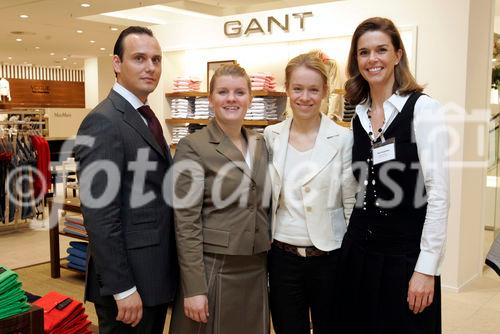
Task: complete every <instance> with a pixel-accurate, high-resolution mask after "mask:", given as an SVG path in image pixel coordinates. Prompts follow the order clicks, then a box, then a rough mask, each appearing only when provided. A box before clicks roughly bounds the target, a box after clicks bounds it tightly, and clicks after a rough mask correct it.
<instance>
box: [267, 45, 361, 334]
mask: <svg viewBox="0 0 500 334" xmlns="http://www.w3.org/2000/svg"><path fill="white" fill-rule="evenodd" d="M285 74H286V82H285V86H286V91H287V94H288V97H289V99H290V106H291V108H292V111H293V118H289V119H287V120H285V121H283V122H281V123H279V124H275V125H272V126H269V127H267V128H266V129H265V131H264V137H265V139H266V144H267V146H268V150H269V152H270V178H271V182H272V230H271V231H272V238H273V242H272V247H271V250H270V251H269V257H268V265H269V280H270V306H271V315H272V319H273V325H274V330H275V332H276V333H277V334H294V333H297V334H305V333H309V331H310V328H309V324H310V321H309V314H310V315H311V320H312V324H313V328H314V333H315V334H322V333H334V332H335V329H334V326H335V324H334V323H333V322H332V321H331V317H332V314H333V309H334V302H335V298H334V280H335V273H336V270H335V269H336V264H337V262H338V257H339V247H340V245H341V243H342V238H343V236H344V234H345V232H346V227H347V222H348V220H349V216H350V214H351V211H352V209H353V206H354V203H355V198H354V195H355V192H356V188H357V184H356V181H355V179H354V177H353V174H352V170H351V148H352V142H353V139H352V134H351V131H350V130H348V129H345V128H342V127H341V126H339V125H337V124H335V123H334V122H333V121H331V120H330V119H329V118H328V117H326V116H324V115H322V114H321V112H320V106H321V101H322V99H323V98H324V97H325V95H326V92H327V88H328V87H327V75H326V69H325V67H324V64H323V62H322V61H321V59H320V58H318V57H317V56H315V55H314V54H312V53H308V54H301V55H299V56H297V57H295V58H293V59H292V60H290V62H289V63H288V65H287V67H286V70H285Z"/></svg>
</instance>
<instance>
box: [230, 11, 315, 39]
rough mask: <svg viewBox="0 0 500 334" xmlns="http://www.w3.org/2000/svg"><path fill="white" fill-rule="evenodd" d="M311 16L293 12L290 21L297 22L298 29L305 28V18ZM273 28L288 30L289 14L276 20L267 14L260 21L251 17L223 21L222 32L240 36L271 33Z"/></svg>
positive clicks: (305, 13) (310, 13)
mask: <svg viewBox="0 0 500 334" xmlns="http://www.w3.org/2000/svg"><path fill="white" fill-rule="evenodd" d="M311 16H313V13H312V12H302V13H293V14H292V21H293V22H298V26H299V28H300V30H305V19H306V18H307V17H311ZM263 27H264V28H266V29H264V28H263ZM273 28H274V29H281V30H282V31H284V32H290V15H288V14H286V15H285V17H284V18H282V19H281V20H278V19H277V18H275V17H274V16H268V17H267V19H266V20H262V19H261V21H259V20H258V19H256V18H252V19H251V20H250V22H248V23H246V22H243V23H242V22H241V21H240V20H233V21H227V22H224V34H225V35H226V36H227V37H241V36H248V35H250V34H255V33H257V34H266V33H268V34H272V33H273Z"/></svg>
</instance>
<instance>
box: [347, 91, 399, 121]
mask: <svg viewBox="0 0 500 334" xmlns="http://www.w3.org/2000/svg"><path fill="white" fill-rule="evenodd" d="M406 100H408V96H401V95H399V93H398V92H396V93H394V94H392V95H391V96H390V97H389V98H388V99H387V100H386V101H385V102H384V105H385V104H386V103H389V104H390V105H391V106H392V107H393V108H394V109H396V110H397V111H398V112H401V111H402V110H403V107H404V105H405V103H406ZM370 104H371V101H370V97H369V96H368V98H367V99H366V101H365V102H364V103H362V104H358V105H357V106H356V114H357V115H358V116H359V115H360V114H366V113H367V112H368V109H370Z"/></svg>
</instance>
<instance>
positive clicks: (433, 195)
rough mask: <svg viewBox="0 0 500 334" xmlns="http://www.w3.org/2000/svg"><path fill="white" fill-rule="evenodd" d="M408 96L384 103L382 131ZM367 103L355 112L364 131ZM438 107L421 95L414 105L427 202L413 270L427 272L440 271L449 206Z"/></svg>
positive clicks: (445, 135) (444, 137)
mask: <svg viewBox="0 0 500 334" xmlns="http://www.w3.org/2000/svg"><path fill="white" fill-rule="evenodd" d="M409 97H410V95H406V96H399V95H397V94H393V95H392V96H391V97H389V98H388V99H387V100H386V101H385V102H384V104H383V108H384V116H385V120H386V123H385V124H384V126H383V129H382V130H383V131H385V130H386V129H387V127H388V126H389V125H390V124H391V123H392V121H393V120H394V118H395V116H396V113H399V112H401V111H402V110H403V106H404V105H405V103H406V101H407V100H408V98H409ZM369 106H370V102H369V101H367V102H366V103H364V104H359V105H357V106H356V114H357V116H358V117H359V120H360V122H361V125H362V127H363V129H364V130H365V131H366V133H367V134H368V133H369V132H370V119H369V118H368V114H367V111H368V110H369ZM440 107H441V106H440V104H439V102H437V101H436V100H434V99H432V98H430V97H429V96H427V95H422V96H421V97H420V98H419V99H418V100H417V102H416V104H415V109H414V115H413V125H414V126H413V128H414V131H415V142H416V144H417V151H418V157H419V160H420V164H421V166H422V172H423V176H424V184H425V189H426V192H427V203H428V204H427V213H426V216H425V222H424V227H423V231H422V238H421V241H420V254H419V257H418V260H417V264H416V266H415V271H417V272H420V273H424V274H428V275H439V274H440V273H441V263H442V260H443V256H444V250H445V242H446V224H447V221H448V209H449V178H448V164H447V152H448V132H447V130H446V123H445V119H444V113H443V112H442V111H440Z"/></svg>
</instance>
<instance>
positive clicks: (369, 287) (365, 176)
mask: <svg viewBox="0 0 500 334" xmlns="http://www.w3.org/2000/svg"><path fill="white" fill-rule="evenodd" d="M347 71H348V76H349V79H348V81H347V82H346V85H345V87H346V99H347V100H348V101H349V102H350V103H351V104H353V105H357V106H356V116H355V118H354V119H353V124H352V126H353V132H354V146H353V150H352V162H353V173H354V175H355V177H356V178H357V180H358V182H359V184H360V191H359V192H358V193H357V195H356V200H357V202H356V206H355V208H354V210H353V213H352V216H351V218H350V223H349V227H348V231H347V233H346V236H345V238H344V241H343V243H342V260H341V270H340V272H341V275H342V276H341V277H340V285H339V290H341V292H340V298H339V306H340V308H339V311H338V312H339V315H340V323H341V327H342V330H340V331H339V332H340V333H370V334H373V333H383V334H389V333H398V334H399V333H404V334H412V333H422V334H424V333H425V334H433V333H441V295H440V277H439V275H440V266H441V262H442V257H443V253H444V243H445V237H446V222H447V215H448V183H449V182H448V173H447V169H446V166H445V164H446V162H445V157H446V153H447V146H448V143H447V135H446V127H445V125H444V119H443V115H442V114H441V113H440V112H439V110H438V109H439V108H440V106H439V103H438V102H436V101H435V100H433V99H432V98H430V97H429V96H427V95H423V94H422V90H423V88H422V86H420V85H418V84H417V83H416V81H415V79H414V78H413V76H412V74H411V73H410V70H409V66H408V59H407V55H406V51H405V49H404V46H403V42H402V40H401V37H400V35H399V32H398V30H397V29H396V27H395V26H394V24H393V23H392V22H391V21H390V20H388V19H385V18H379V17H374V18H370V19H367V20H365V21H364V22H362V23H361V24H360V25H359V26H358V27H357V28H356V31H355V32H354V35H353V39H352V42H351V49H350V52H349V60H348V64H347Z"/></svg>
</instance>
